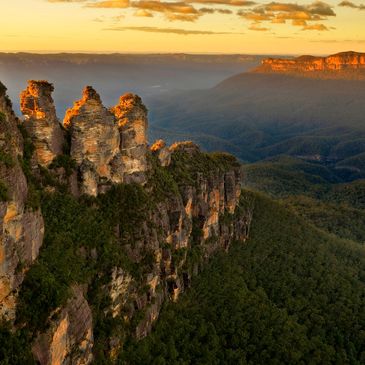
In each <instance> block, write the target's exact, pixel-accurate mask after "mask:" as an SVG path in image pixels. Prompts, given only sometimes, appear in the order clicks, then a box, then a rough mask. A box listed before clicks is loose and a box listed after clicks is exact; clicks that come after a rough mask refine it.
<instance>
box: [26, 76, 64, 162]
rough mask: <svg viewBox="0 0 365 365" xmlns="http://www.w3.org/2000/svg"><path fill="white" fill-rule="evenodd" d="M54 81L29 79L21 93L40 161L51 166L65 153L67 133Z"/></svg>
mask: <svg viewBox="0 0 365 365" xmlns="http://www.w3.org/2000/svg"><path fill="white" fill-rule="evenodd" d="M52 92H53V85H52V84H50V83H49V82H47V81H34V80H30V81H28V86H27V88H26V89H25V90H24V91H23V92H22V93H21V95H20V109H21V112H22V113H23V115H24V125H25V128H26V129H27V131H28V133H29V135H30V136H31V138H32V141H33V144H34V146H35V158H36V162H37V163H38V164H40V165H42V166H48V165H49V164H50V163H51V162H52V161H53V159H54V158H55V157H57V156H58V155H60V154H61V153H62V148H63V145H64V135H63V131H62V128H61V125H60V123H59V121H58V119H57V116H56V108H55V106H54V102H53V98H52Z"/></svg>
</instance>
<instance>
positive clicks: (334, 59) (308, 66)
mask: <svg viewBox="0 0 365 365" xmlns="http://www.w3.org/2000/svg"><path fill="white" fill-rule="evenodd" d="M255 72H274V73H299V74H300V73H302V74H303V73H304V74H307V75H308V76H309V75H311V74H313V73H314V74H318V73H322V74H321V76H322V77H324V78H347V77H348V78H360V79H362V78H365V73H364V72H365V53H357V52H342V53H338V54H335V55H331V56H328V57H313V56H301V57H297V58H294V59H280V58H267V59H264V60H263V61H262V65H261V66H260V67H258V68H257V69H256V70H255Z"/></svg>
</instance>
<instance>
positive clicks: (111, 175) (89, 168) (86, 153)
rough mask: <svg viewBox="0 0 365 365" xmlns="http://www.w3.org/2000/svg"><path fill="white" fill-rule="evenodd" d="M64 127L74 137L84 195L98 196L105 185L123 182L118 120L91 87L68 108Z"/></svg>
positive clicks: (74, 147) (75, 154)
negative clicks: (116, 120)
mask: <svg viewBox="0 0 365 365" xmlns="http://www.w3.org/2000/svg"><path fill="white" fill-rule="evenodd" d="M64 126H65V128H66V129H67V130H68V131H69V132H70V134H71V157H72V158H73V159H75V161H76V163H77V164H78V166H79V171H80V178H81V192H82V193H85V194H88V195H93V196H96V195H97V194H98V192H99V191H100V189H101V188H102V187H101V186H102V185H103V184H107V183H108V182H114V183H120V182H122V172H121V155H120V149H119V146H120V135H119V131H118V127H117V125H116V122H115V117H114V115H113V114H112V113H111V112H110V111H109V110H108V109H107V108H105V107H104V106H103V104H102V101H101V99H100V96H99V94H98V93H97V92H96V91H95V90H94V89H93V88H92V87H91V86H87V87H86V88H85V89H84V91H83V95H82V98H81V100H79V101H77V102H75V104H74V106H73V107H72V108H71V109H68V111H67V112H66V116H65V119H64Z"/></svg>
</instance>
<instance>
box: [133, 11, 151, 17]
mask: <svg viewBox="0 0 365 365" xmlns="http://www.w3.org/2000/svg"><path fill="white" fill-rule="evenodd" d="M134 16H140V17H146V18H151V17H153V14H152V13H151V12H149V11H148V10H145V9H138V10H137V11H136V12H135V13H134Z"/></svg>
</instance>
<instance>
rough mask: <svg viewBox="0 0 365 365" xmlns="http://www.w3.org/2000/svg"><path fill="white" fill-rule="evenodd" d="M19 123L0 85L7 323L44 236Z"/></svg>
mask: <svg viewBox="0 0 365 365" xmlns="http://www.w3.org/2000/svg"><path fill="white" fill-rule="evenodd" d="M18 122H19V121H18V120H17V118H16V116H15V114H14V112H13V110H12V106H11V102H10V100H9V99H8V98H7V96H6V88H5V87H4V86H3V85H2V84H1V83H0V319H8V320H13V319H14V317H15V311H16V301H17V294H18V289H19V287H20V285H21V283H22V281H23V279H24V276H25V273H26V271H27V270H28V268H29V266H30V265H31V264H32V263H33V262H34V261H35V260H36V258H37V256H38V253H39V248H40V247H41V245H42V241H43V233H44V224H43V218H42V215H41V213H40V210H39V208H38V206H36V205H33V206H32V204H31V202H30V199H29V198H30V196H31V194H32V192H31V191H30V190H31V187H30V186H29V185H28V184H27V179H26V177H25V175H24V173H23V170H22V164H21V160H22V159H23V157H24V140H23V136H22V134H21V133H20V131H19V129H18ZM19 159H20V161H19Z"/></svg>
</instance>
